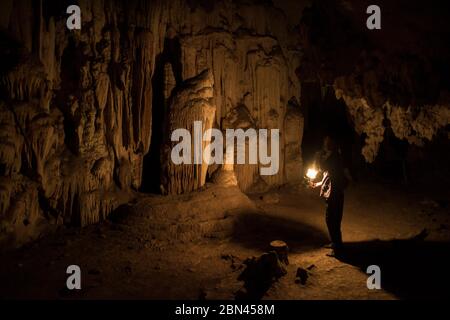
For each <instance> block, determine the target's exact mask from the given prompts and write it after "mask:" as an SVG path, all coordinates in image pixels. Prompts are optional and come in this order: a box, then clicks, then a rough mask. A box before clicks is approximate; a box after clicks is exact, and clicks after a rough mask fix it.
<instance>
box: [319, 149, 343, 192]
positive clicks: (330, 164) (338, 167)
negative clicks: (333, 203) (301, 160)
mask: <svg viewBox="0 0 450 320" xmlns="http://www.w3.org/2000/svg"><path fill="white" fill-rule="evenodd" d="M320 166H321V169H322V170H323V179H322V188H321V190H320V195H321V196H322V197H324V198H325V199H329V198H334V197H335V196H339V195H342V194H343V192H344V189H345V187H346V184H347V183H346V178H345V174H344V164H343V160H342V157H341V155H340V153H339V152H337V151H333V152H332V153H331V155H330V156H328V157H325V155H322V158H321V165H320Z"/></svg>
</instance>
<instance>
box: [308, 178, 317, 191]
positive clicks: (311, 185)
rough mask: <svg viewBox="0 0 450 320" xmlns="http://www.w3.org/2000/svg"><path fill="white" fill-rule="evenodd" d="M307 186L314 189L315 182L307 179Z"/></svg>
mask: <svg viewBox="0 0 450 320" xmlns="http://www.w3.org/2000/svg"><path fill="white" fill-rule="evenodd" d="M308 186H309V187H310V188H312V189H314V188H315V187H316V184H315V183H314V182H313V181H311V180H310V181H309V183H308Z"/></svg>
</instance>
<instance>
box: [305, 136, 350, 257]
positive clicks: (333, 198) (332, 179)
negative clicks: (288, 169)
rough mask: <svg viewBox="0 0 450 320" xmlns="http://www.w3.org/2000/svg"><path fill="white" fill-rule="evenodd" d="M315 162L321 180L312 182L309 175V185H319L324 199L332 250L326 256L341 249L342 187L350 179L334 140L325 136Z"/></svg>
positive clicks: (338, 252)
mask: <svg viewBox="0 0 450 320" xmlns="http://www.w3.org/2000/svg"><path fill="white" fill-rule="evenodd" d="M316 162H318V164H319V166H320V170H321V171H322V172H323V176H322V180H321V181H320V182H314V181H313V180H314V178H315V177H314V178H313V177H312V176H315V175H309V174H307V176H308V177H309V178H310V182H309V184H310V186H311V187H312V188H316V187H320V196H321V197H322V198H324V199H325V201H326V213H325V217H326V223H327V228H328V233H329V235H330V239H331V244H330V245H328V247H329V248H331V249H332V252H331V253H330V254H328V256H337V255H339V254H340V252H341V250H342V234H341V221H342V214H343V210H344V189H345V188H346V186H347V184H348V182H349V181H350V180H351V177H350V174H349V173H348V170H346V169H344V163H343V160H342V156H341V153H340V151H339V148H338V146H337V144H336V142H335V141H334V140H333V139H332V138H331V137H330V136H326V137H325V139H324V143H323V150H322V151H321V152H319V154H318V155H317V159H316Z"/></svg>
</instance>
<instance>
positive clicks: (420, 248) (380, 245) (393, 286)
mask: <svg viewBox="0 0 450 320" xmlns="http://www.w3.org/2000/svg"><path fill="white" fill-rule="evenodd" d="M339 260H340V261H342V262H344V263H348V264H351V265H354V266H357V267H359V268H360V269H361V271H362V272H364V273H365V272H366V270H367V267H368V266H370V265H377V266H379V267H380V270H381V287H382V289H384V290H386V291H389V292H391V293H393V294H395V295H396V296H397V297H399V298H401V299H444V298H445V299H448V298H449V297H450V273H449V270H450V243H449V242H435V241H422V240H420V239H418V238H417V237H414V238H411V239H402V240H391V241H381V240H373V241H362V242H351V243H346V244H345V248H344V250H343V252H342V254H341V255H340V256H339Z"/></svg>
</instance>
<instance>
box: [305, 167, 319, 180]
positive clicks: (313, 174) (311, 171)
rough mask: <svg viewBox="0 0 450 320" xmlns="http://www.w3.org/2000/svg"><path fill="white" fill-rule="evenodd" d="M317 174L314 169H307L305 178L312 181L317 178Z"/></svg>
mask: <svg viewBox="0 0 450 320" xmlns="http://www.w3.org/2000/svg"><path fill="white" fill-rule="evenodd" d="M318 173H319V172H318V171H317V170H316V169H314V168H309V169H308V171H307V172H306V176H307V177H308V178H309V179H311V180H314V179H315V178H316V177H317V174H318Z"/></svg>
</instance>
